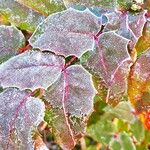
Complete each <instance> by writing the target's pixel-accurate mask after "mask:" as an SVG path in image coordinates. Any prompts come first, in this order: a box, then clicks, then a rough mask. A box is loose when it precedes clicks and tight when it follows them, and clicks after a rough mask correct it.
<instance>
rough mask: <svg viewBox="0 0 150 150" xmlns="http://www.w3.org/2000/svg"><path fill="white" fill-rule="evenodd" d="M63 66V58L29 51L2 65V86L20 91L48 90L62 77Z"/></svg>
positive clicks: (0, 72)
mask: <svg viewBox="0 0 150 150" xmlns="http://www.w3.org/2000/svg"><path fill="white" fill-rule="evenodd" d="M63 66H64V58H63V57H61V56H57V55H54V54H52V53H48V52H45V53H42V52H40V51H28V52H25V53H22V54H20V55H17V56H15V57H13V58H11V59H9V60H8V61H7V62H5V63H3V64H1V65H0V84H1V86H2V87H18V88H20V89H31V90H35V89H37V88H44V89H47V88H48V87H49V86H50V85H52V84H53V83H54V82H55V81H56V80H57V78H58V77H59V76H60V74H61V71H62V68H63Z"/></svg>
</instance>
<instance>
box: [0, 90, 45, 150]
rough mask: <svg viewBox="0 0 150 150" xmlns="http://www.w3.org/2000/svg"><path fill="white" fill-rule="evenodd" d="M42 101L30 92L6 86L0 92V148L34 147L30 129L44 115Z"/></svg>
mask: <svg viewBox="0 0 150 150" xmlns="http://www.w3.org/2000/svg"><path fill="white" fill-rule="evenodd" d="M44 110H45V108H44V103H43V102H42V101H40V99H38V98H33V97H31V93H27V92H25V91H20V90H18V89H16V88H8V89H6V90H5V91H3V92H2V93H0V148H1V149H10V150H15V149H30V150H33V149H34V144H33V140H32V131H33V130H35V129H36V127H37V126H38V125H39V124H40V122H41V121H42V120H43V117H44Z"/></svg>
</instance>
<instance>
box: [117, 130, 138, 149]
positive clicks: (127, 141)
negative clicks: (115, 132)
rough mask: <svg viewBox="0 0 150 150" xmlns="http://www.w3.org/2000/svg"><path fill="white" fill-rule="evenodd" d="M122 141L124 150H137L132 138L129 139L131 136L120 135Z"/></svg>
mask: <svg viewBox="0 0 150 150" xmlns="http://www.w3.org/2000/svg"><path fill="white" fill-rule="evenodd" d="M120 140H121V145H122V148H123V150H127V149H130V150H136V148H135V145H134V144H133V142H132V140H131V138H130V137H129V135H128V134H127V133H125V132H124V133H121V134H120Z"/></svg>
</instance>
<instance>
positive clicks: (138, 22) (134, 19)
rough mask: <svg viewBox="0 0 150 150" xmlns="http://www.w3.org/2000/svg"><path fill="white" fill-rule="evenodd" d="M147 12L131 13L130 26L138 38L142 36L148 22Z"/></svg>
mask: <svg viewBox="0 0 150 150" xmlns="http://www.w3.org/2000/svg"><path fill="white" fill-rule="evenodd" d="M145 14H146V12H145V11H142V12H140V13H138V14H134V15H133V14H131V13H129V16H128V17H129V18H128V19H129V28H130V29H131V30H132V32H133V33H134V35H135V36H136V37H137V38H139V37H141V36H142V31H143V28H144V25H145V23H146V18H145Z"/></svg>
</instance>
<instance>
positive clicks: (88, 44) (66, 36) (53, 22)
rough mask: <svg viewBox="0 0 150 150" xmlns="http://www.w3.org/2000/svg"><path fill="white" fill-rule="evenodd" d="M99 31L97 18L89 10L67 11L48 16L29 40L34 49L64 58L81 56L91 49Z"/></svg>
mask: <svg viewBox="0 0 150 150" xmlns="http://www.w3.org/2000/svg"><path fill="white" fill-rule="evenodd" d="M99 29H100V24H99V22H98V18H97V17H96V16H94V15H93V14H92V13H91V12H90V11H89V10H85V11H83V12H80V11H77V10H74V9H71V8H70V9H68V10H66V11H63V12H59V13H55V14H53V15H50V16H49V17H48V18H47V19H46V20H45V21H44V22H43V23H42V24H40V25H39V26H38V28H37V30H36V31H35V32H34V34H33V35H32V36H31V38H30V39H29V42H30V44H31V45H32V46H33V47H34V48H39V49H49V50H50V51H52V52H54V53H56V54H61V55H64V56H68V55H75V56H81V55H82V54H83V53H84V52H85V51H86V50H88V49H92V47H93V43H94V35H95V34H96V33H97V32H98V30H99Z"/></svg>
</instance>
